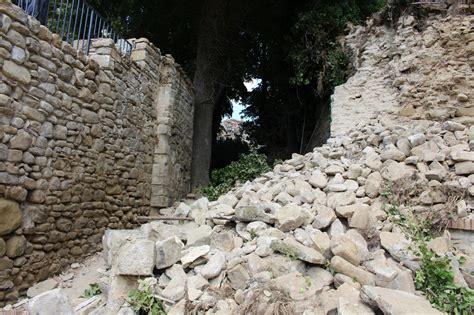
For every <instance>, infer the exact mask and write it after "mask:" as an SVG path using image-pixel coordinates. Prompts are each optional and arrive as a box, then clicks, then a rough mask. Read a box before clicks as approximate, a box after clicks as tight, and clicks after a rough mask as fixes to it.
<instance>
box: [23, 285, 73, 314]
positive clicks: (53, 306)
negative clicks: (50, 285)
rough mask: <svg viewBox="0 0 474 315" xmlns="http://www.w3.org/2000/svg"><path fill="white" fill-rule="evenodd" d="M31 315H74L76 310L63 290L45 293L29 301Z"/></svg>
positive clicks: (28, 307) (28, 306)
mask: <svg viewBox="0 0 474 315" xmlns="http://www.w3.org/2000/svg"><path fill="white" fill-rule="evenodd" d="M27 309H28V312H29V314H35V315H50V314H61V315H73V314H74V309H73V308H72V306H71V302H70V301H69V299H68V297H67V296H66V295H65V294H64V292H63V291H62V289H54V290H50V291H46V292H43V293H41V294H39V295H37V296H35V297H34V298H33V299H31V300H30V301H28V305H27Z"/></svg>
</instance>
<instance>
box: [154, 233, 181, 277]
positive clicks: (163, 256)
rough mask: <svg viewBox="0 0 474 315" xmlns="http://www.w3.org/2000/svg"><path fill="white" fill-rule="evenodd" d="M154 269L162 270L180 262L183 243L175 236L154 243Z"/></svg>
mask: <svg viewBox="0 0 474 315" xmlns="http://www.w3.org/2000/svg"><path fill="white" fill-rule="evenodd" d="M155 248H156V268H157V269H163V268H167V267H170V266H172V265H173V264H175V263H176V262H178V261H180V260H181V252H182V250H183V248H184V244H183V242H181V240H180V239H179V238H177V237H176V236H173V237H170V238H168V239H166V240H163V241H158V242H156V246H155Z"/></svg>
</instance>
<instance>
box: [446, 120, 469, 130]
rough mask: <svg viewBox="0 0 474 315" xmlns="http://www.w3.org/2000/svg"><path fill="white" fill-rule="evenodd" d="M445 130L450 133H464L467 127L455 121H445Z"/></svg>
mask: <svg viewBox="0 0 474 315" xmlns="http://www.w3.org/2000/svg"><path fill="white" fill-rule="evenodd" d="M443 129H445V130H448V131H463V130H464V129H466V126H464V125H463V124H460V123H458V122H455V121H445V122H444V123H443Z"/></svg>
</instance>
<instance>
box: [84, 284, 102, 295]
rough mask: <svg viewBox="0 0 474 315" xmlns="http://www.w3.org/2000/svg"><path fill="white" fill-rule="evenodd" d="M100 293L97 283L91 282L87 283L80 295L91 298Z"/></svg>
mask: <svg viewBox="0 0 474 315" xmlns="http://www.w3.org/2000/svg"><path fill="white" fill-rule="evenodd" d="M101 293H102V291H101V290H100V288H99V285H98V284H97V283H91V284H89V287H88V288H87V289H85V290H84V294H83V295H82V296H83V297H85V298H91V297H93V296H95V295H99V294H101Z"/></svg>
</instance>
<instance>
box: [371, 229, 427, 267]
mask: <svg viewBox="0 0 474 315" xmlns="http://www.w3.org/2000/svg"><path fill="white" fill-rule="evenodd" d="M380 245H381V246H382V247H383V248H385V249H386V250H387V251H388V252H389V253H390V255H392V257H393V258H395V259H396V260H398V261H400V262H402V263H403V264H404V265H405V266H407V267H408V268H410V269H411V270H418V268H419V267H420V264H419V262H418V261H416V260H417V257H416V256H415V255H414V254H412V252H411V251H410V250H409V248H410V247H411V246H412V244H411V243H410V241H408V240H407V239H406V238H405V237H404V236H403V234H401V233H392V232H386V231H382V232H380Z"/></svg>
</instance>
